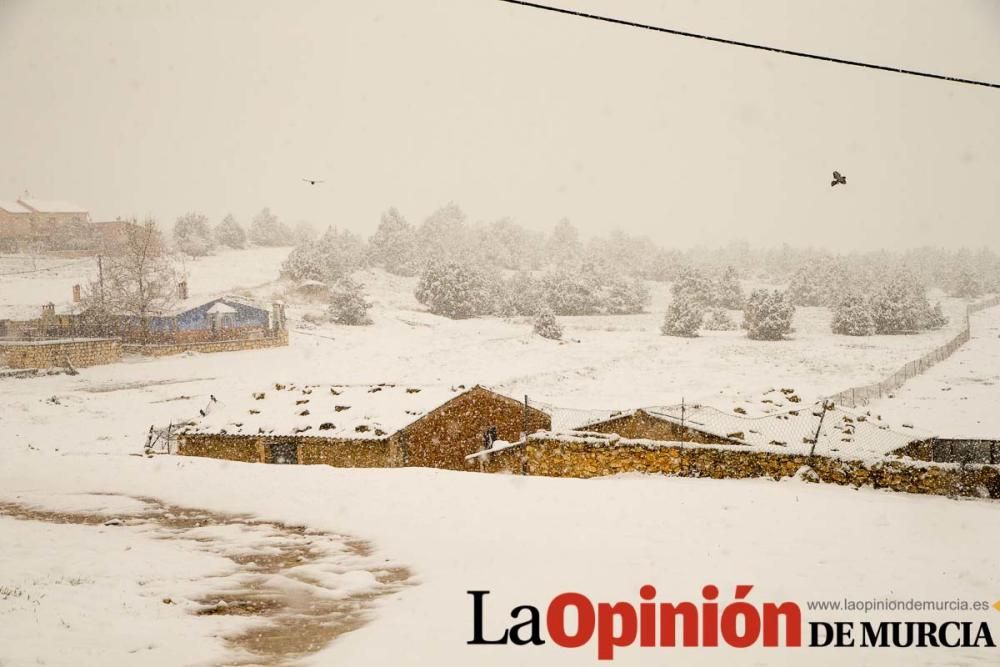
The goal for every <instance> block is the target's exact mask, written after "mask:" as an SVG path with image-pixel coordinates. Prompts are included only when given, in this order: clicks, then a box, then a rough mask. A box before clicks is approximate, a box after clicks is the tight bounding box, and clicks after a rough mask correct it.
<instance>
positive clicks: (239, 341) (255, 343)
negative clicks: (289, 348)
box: [122, 330, 288, 357]
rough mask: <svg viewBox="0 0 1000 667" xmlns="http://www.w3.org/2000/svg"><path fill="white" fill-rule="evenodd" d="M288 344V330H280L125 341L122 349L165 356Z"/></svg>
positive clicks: (233, 350)
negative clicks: (206, 338)
mask: <svg viewBox="0 0 1000 667" xmlns="http://www.w3.org/2000/svg"><path fill="white" fill-rule="evenodd" d="M285 345H288V331H287V330H281V331H277V332H275V333H274V335H271V336H266V337H248V338H236V339H232V340H216V341H207V342H186V343H163V344H142V343H125V344H124V345H122V349H123V350H124V351H125V352H126V353H128V354H143V355H146V356H150V357H165V356H168V355H171V354H180V353H182V352H236V351H239V350H260V349H263V348H267V347H283V346H285Z"/></svg>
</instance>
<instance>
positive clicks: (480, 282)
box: [415, 262, 497, 319]
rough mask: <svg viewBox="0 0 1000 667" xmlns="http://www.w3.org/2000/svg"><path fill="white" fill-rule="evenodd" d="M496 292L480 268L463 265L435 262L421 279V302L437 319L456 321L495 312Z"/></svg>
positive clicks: (417, 291) (419, 295)
mask: <svg viewBox="0 0 1000 667" xmlns="http://www.w3.org/2000/svg"><path fill="white" fill-rule="evenodd" d="M496 291H497V290H496V289H495V288H494V287H493V285H492V283H491V281H490V279H489V277H488V276H487V275H486V274H485V273H483V272H482V271H480V270H479V269H478V268H476V267H473V266H470V265H468V264H461V263H459V262H435V263H432V264H430V265H429V266H428V267H427V268H426V269H424V272H423V273H422V274H421V276H420V281H419V282H418V283H417V289H416V292H415V295H416V297H417V301H419V302H420V303H422V304H424V305H425V306H427V308H428V309H429V310H430V311H431V312H432V313H434V314H436V315H444V316H445V317H450V318H452V319H464V318H467V317H477V316H479V315H486V314H488V313H490V312H493V310H494V307H495V305H496Z"/></svg>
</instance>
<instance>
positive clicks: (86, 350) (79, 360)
mask: <svg viewBox="0 0 1000 667" xmlns="http://www.w3.org/2000/svg"><path fill="white" fill-rule="evenodd" d="M0 356H2V357H3V360H4V362H5V363H6V364H7V366H9V367H10V368H54V367H57V366H65V365H66V362H67V361H69V363H70V364H72V365H73V366H76V367H79V368H83V367H86V366H97V365H100V364H112V363H114V362H116V361H119V360H120V359H121V357H122V347H121V343H120V342H119V341H118V339H116V338H77V339H65V340H46V341H11V342H0Z"/></svg>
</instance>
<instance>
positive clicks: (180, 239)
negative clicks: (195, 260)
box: [174, 213, 215, 257]
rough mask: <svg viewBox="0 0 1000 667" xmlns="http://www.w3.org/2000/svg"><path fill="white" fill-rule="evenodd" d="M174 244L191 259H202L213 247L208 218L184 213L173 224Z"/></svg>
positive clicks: (197, 214) (198, 214) (213, 242)
mask: <svg viewBox="0 0 1000 667" xmlns="http://www.w3.org/2000/svg"><path fill="white" fill-rule="evenodd" d="M174 244H175V245H176V246H177V249H178V250H180V251H181V252H183V253H187V254H188V255H191V256H192V257H203V256H205V255H207V254H208V253H209V252H211V250H212V248H214V247H215V239H214V238H213V237H212V230H211V228H210V227H209V225H208V218H206V217H205V216H204V215H202V214H201V213H186V214H184V215H182V216H181V217H179V218H177V222H176V223H174Z"/></svg>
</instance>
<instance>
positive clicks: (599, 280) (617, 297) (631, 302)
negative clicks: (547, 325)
mask: <svg viewBox="0 0 1000 667" xmlns="http://www.w3.org/2000/svg"><path fill="white" fill-rule="evenodd" d="M541 286H542V291H543V293H544V295H545V303H546V304H547V305H548V306H549V308H551V309H552V311H553V312H554V313H555V314H556V315H601V314H606V315H626V314H630V313H641V312H642V309H643V308H644V307H645V306H646V304H648V303H649V290H648V289H647V288H646V285H645V283H643V282H642V281H641V280H639V279H638V278H628V277H626V276H622V275H619V274H618V273H616V272H615V270H614V268H613V267H611V268H606V267H604V266H602V265H600V264H597V263H592V262H585V263H583V264H579V265H576V264H562V265H560V266H558V267H557V268H555V269H553V270H552V271H549V272H548V273H547V274H546V275H545V276H544V277H543V278H542V280H541Z"/></svg>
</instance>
